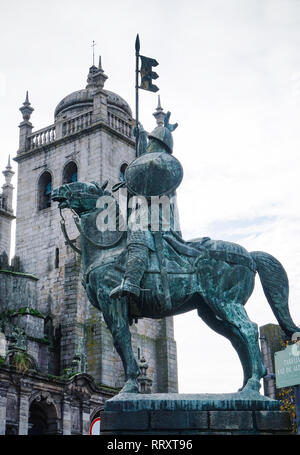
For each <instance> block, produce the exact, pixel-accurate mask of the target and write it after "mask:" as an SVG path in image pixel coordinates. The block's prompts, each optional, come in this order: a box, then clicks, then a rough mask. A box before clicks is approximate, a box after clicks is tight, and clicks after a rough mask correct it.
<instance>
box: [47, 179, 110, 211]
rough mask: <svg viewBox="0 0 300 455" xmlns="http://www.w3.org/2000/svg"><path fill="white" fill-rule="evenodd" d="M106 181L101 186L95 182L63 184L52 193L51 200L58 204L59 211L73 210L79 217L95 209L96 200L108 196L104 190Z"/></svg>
mask: <svg viewBox="0 0 300 455" xmlns="http://www.w3.org/2000/svg"><path fill="white" fill-rule="evenodd" d="M107 184H108V181H105V183H104V184H103V185H99V183H97V182H90V183H83V182H74V183H65V184H64V185H62V186H59V187H58V188H55V189H54V190H53V192H52V195H51V199H52V200H53V201H57V202H59V204H58V207H59V208H61V209H64V208H69V209H73V210H74V211H75V212H76V213H77V214H78V215H79V216H80V215H82V214H83V213H86V212H89V211H91V210H94V209H95V208H96V204H97V200H98V199H99V197H100V196H104V195H110V193H109V192H108V191H105V188H106V186H107Z"/></svg>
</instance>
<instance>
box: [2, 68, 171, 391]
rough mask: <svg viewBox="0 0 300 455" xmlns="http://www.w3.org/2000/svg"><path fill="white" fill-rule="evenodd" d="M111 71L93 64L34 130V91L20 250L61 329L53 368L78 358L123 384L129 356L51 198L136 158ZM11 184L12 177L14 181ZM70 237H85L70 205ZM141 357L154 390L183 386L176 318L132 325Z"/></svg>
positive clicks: (116, 177) (44, 306) (101, 381)
mask: <svg viewBox="0 0 300 455" xmlns="http://www.w3.org/2000/svg"><path fill="white" fill-rule="evenodd" d="M106 79H107V76H106V74H105V73H104V71H103V69H102V65H101V59H100V60H99V65H98V67H96V66H94V65H93V66H92V67H91V68H90V69H89V73H88V78H87V85H86V87H85V88H84V89H81V90H78V91H76V92H73V93H71V94H69V95H67V96H66V97H65V98H63V99H62V100H61V101H60V102H59V103H58V105H57V107H56V109H55V113H54V123H53V124H52V125H49V126H47V127H45V128H43V129H40V130H38V131H33V125H32V123H31V122H30V118H31V114H32V112H33V110H34V109H33V108H32V106H31V103H30V102H29V97H28V93H27V94H26V99H25V102H24V103H23V105H22V107H21V108H20V111H21V113H22V116H23V121H22V122H21V123H20V125H19V128H20V140H19V150H18V152H17V156H16V157H15V161H16V162H17V163H18V191H17V214H16V217H17V221H16V255H17V256H18V263H19V264H20V272H26V273H27V274H30V275H33V276H34V277H36V278H38V280H37V283H36V287H37V305H36V308H37V310H38V311H39V312H40V313H41V314H42V315H44V317H45V318H46V320H47V321H48V328H49V331H50V332H51V331H52V333H54V332H55V333H58V332H59V334H60V341H59V349H58V351H57V353H56V354H54V353H53V356H52V360H51V361H49V362H48V366H49V369H50V370H51V371H50V373H53V374H55V375H60V374H62V372H63V371H66V370H68V369H70V368H72V367H73V366H74V365H75V364H76V365H77V367H76V368H78V372H81V373H88V374H89V375H91V376H92V377H93V378H94V380H95V382H96V384H97V385H98V386H100V387H102V388H106V389H109V390H110V391H112V392H114V391H115V392H116V391H117V390H118V388H119V387H121V386H122V384H123V381H124V376H123V371H122V366H121V362H120V360H119V357H118V355H117V354H116V352H115V350H114V348H113V345H112V341H111V336H110V333H109V331H108V329H107V328H106V325H105V323H104V321H103V318H102V315H101V313H100V312H98V311H97V310H96V309H94V308H93V307H92V306H91V305H90V303H89V302H88V300H87V297H86V295H85V291H84V289H83V287H82V285H81V267H80V258H79V257H78V256H77V255H76V253H75V252H74V251H73V250H72V249H71V248H70V247H69V246H67V245H66V244H65V240H64V237H63V235H62V233H61V231H60V215H59V211H58V209H57V205H56V203H51V199H50V195H51V190H52V188H55V187H58V186H60V185H62V184H63V183H69V182H72V181H77V180H78V181H93V180H94V181H98V182H99V183H101V182H104V181H105V180H106V179H107V180H109V185H110V187H111V186H112V185H113V184H115V183H117V182H118V181H120V178H122V175H123V173H124V170H125V168H126V166H127V164H128V163H130V162H131V161H132V160H133V159H134V158H135V141H134V137H133V133H132V130H133V125H134V120H133V117H132V112H131V109H130V107H129V105H128V104H127V102H126V101H125V100H124V99H123V98H122V97H121V96H119V95H117V94H116V93H114V92H111V91H109V90H106V89H104V84H105V82H106ZM7 185H8V183H7ZM64 217H65V218H66V225H67V230H68V235H69V237H70V238H71V239H72V240H73V241H74V242H78V237H79V234H78V231H77V229H76V226H75V225H74V223H73V220H72V216H71V214H70V213H67V211H66V213H64ZM132 337H133V346H134V348H135V353H136V356H137V358H141V357H142V356H144V357H145V358H146V360H147V362H148V365H149V368H148V375H149V376H150V377H151V379H152V380H153V387H152V392H176V391H177V358H176V344H175V341H174V335H173V320H172V318H167V319H165V320H158V321H154V320H148V319H142V320H139V322H138V323H137V324H133V326H132Z"/></svg>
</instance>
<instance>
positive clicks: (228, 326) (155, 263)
mask: <svg viewBox="0 0 300 455" xmlns="http://www.w3.org/2000/svg"><path fill="white" fill-rule="evenodd" d="M169 116H170V115H169V113H168V114H167V116H166V119H165V125H164V127H161V128H162V129H160V130H157V129H156V130H154V132H153V133H151V134H150V135H149V142H148V143H147V138H146V133H145V132H144V130H143V129H142V127H141V126H140V131H139V140H140V143H139V145H138V147H139V148H140V153H139V155H141V158H142V159H144V157H143V155H144V154H147V153H149V154H150V153H156V154H157V153H159V154H161V157H162V158H163V154H170V153H172V147H173V141H172V140H171V139H172V138H171V132H172V131H173V130H174V129H175V127H176V126H177V125H176V126H175V125H169ZM166 156H167V155H166ZM145 157H146V158H148V156H146V155H145ZM168 158H169V157H168ZM149 162H152V160H151V159H146V160H144V163H145V166H146V165H147V163H149ZM159 166H160V165H159ZM163 166H164V164H163ZM167 166H168V164H167ZM129 167H130V166H129ZM154 167H155V166H154ZM175 167H176V166H175ZM171 168H172V164H171ZM169 169H170V167H169ZM131 170H132V169H131ZM143 172H144V171H143V170H142V173H143ZM138 174H139V173H138ZM175 174H176V173H175ZM132 175H134V172H132V173H131V171H130V170H129V171H128V173H127V177H128V182H127V183H129V184H128V186H130V185H131V184H132V185H134V182H132V181H131V180H130V179H132ZM143 175H146V171H145V172H144V173H143ZM152 175H153V174H152ZM154 175H155V173H154ZM152 178H153V177H152ZM176 179H177V180H176ZM180 181H181V179H180V178H179V179H178V174H176V175H175V177H174V182H173V183H174V185H173V187H172V188H171V189H172V190H174V189H175V188H176V187H177V186H178V185H179V183H180ZM125 184H126V176H125ZM122 185H124V183H120V184H117V185H115V187H114V188H113V190H117V189H118V188H119V187H121V186H122ZM139 185H140V182H139ZM106 186H107V182H105V183H104V184H103V185H100V184H99V183H96V182H91V183H81V182H76V183H70V184H65V185H62V186H60V187H59V188H57V189H55V190H54V191H53V193H52V199H53V200H55V201H58V202H59V207H60V209H63V208H69V209H71V210H72V211H73V213H74V220H75V222H76V224H77V227H78V229H79V231H80V239H81V254H82V267H83V274H84V279H83V285H84V287H85V289H86V292H87V295H88V298H89V300H90V302H91V304H92V305H94V306H95V307H96V308H97V309H99V310H100V311H102V313H103V317H104V320H105V322H106V324H107V326H108V328H109V330H110V331H111V334H112V338H113V343H114V346H115V348H116V350H117V352H118V353H119V355H120V357H121V359H122V362H123V366H124V370H125V375H126V383H125V385H124V387H123V389H122V391H121V392H122V393H126V392H129V393H136V392H137V391H138V387H137V381H136V380H137V377H138V376H139V374H140V371H139V368H138V364H137V362H136V359H135V357H134V354H133V350H132V346H131V334H130V330H129V325H130V324H131V323H132V320H133V319H136V318H140V317H148V318H154V319H160V318H164V317H167V316H173V315H177V314H181V313H185V312H187V311H192V310H195V309H196V310H197V311H198V314H199V316H200V317H201V318H202V319H203V320H204V321H205V322H206V323H207V324H208V325H209V326H210V327H211V328H212V329H213V330H215V331H216V332H218V333H220V334H221V335H223V336H225V337H226V338H228V339H229V340H230V341H231V343H232V345H233V347H234V348H235V350H236V351H237V353H238V355H239V358H240V360H241V363H242V367H243V372H244V382H243V385H242V388H241V389H240V390H241V399H242V400H247V399H248V398H249V397H251V396H253V393H258V391H259V389H260V379H261V378H262V377H263V376H265V375H266V373H267V371H266V368H265V366H264V364H263V362H262V359H261V354H260V350H259V345H258V331H257V324H255V323H254V322H252V321H250V319H249V317H248V315H247V313H246V311H245V309H244V305H245V304H246V302H247V300H248V299H249V297H250V295H251V294H252V292H253V289H254V281H255V274H256V272H258V274H259V277H260V279H261V282H262V286H263V289H264V292H265V295H266V298H267V300H268V302H269V304H270V306H271V308H272V310H273V312H274V314H275V316H276V318H277V320H278V322H279V324H280V326H281V327H282V329H283V330H284V331H285V333H286V334H287V335H288V336H291V335H292V334H293V333H294V332H296V331H298V330H299V329H298V328H297V327H296V326H295V324H294V323H293V321H292V319H291V316H290V313H289V309H288V278H287V275H286V272H285V270H284V268H283V267H282V265H281V264H280V263H279V262H278V260H277V259H275V258H274V257H273V256H271V255H270V254H267V253H264V252H260V251H256V252H251V253H249V252H248V251H246V250H245V248H243V247H242V246H240V245H237V244H235V243H231V242H225V241H222V240H211V239H210V238H208V237H204V238H198V239H195V240H192V241H185V240H183V238H182V237H181V235H180V232H177V231H176V229H172V227H170V228H169V229H168V230H159V231H157V232H152V231H151V229H150V228H149V226H148V225H146V226H144V228H145V229H144V230H143V229H140V230H134V229H132V226H131V227H130V226H129V229H128V230H127V231H123V230H122V229H121V228H120V226H121V225H122V222H121V221H122V217H121V215H120V214H119V211H118V206H117V204H116V207H117V215H118V216H117V227H116V229H115V231H104V232H102V231H100V230H99V226H98V225H97V219H98V216H101V213H102V211H103V210H105V209H106V208H105V207H104V206H103V207H102V206H101V204H99V200H101V197H106V198H112V199H113V200H114V201H115V198H114V197H113V194H112V193H111V192H109V191H107V190H106ZM162 186H163V185H162ZM171 186H172V185H171ZM158 187H159V179H158V180H157V181H155V182H154V186H153V188H155V189H157V188H158ZM140 188H141V192H142V193H143V188H142V187H140ZM165 189H166V187H165V188H164V190H163V191H162V193H161V194H165ZM167 189H168V188H167ZM143 194H144V195H145V194H146V196H147V197H148V196H149V193H148V192H146V193H145V192H144V193H143ZM156 194H157V193H156ZM171 219H173V214H172V213H171ZM146 224H147V223H146ZM171 226H172V223H171ZM63 227H64V224H63ZM64 235H65V237H66V238H67V239H68V237H67V233H66V230H65V227H64ZM77 251H78V250H77ZM120 283H121V285H120Z"/></svg>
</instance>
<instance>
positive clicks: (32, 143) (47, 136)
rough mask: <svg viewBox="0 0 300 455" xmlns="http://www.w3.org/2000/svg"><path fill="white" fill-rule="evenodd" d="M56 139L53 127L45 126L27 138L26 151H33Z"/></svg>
mask: <svg viewBox="0 0 300 455" xmlns="http://www.w3.org/2000/svg"><path fill="white" fill-rule="evenodd" d="M55 139H56V131H55V125H50V126H47V127H46V128H42V129H40V130H38V131H35V132H34V133H33V134H31V135H30V136H28V149H29V150H31V149H35V148H37V147H40V146H43V145H46V144H50V143H51V142H53V141H55Z"/></svg>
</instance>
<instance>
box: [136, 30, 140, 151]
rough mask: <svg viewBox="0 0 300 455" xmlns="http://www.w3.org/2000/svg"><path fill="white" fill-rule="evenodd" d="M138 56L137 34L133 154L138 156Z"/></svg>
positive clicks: (138, 40) (138, 39) (137, 40)
mask: <svg viewBox="0 0 300 455" xmlns="http://www.w3.org/2000/svg"><path fill="white" fill-rule="evenodd" d="M139 56H140V38H139V34H137V35H136V40H135V57H136V59H135V62H136V63H135V126H136V136H135V154H136V156H138V139H139V130H138V125H139Z"/></svg>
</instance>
